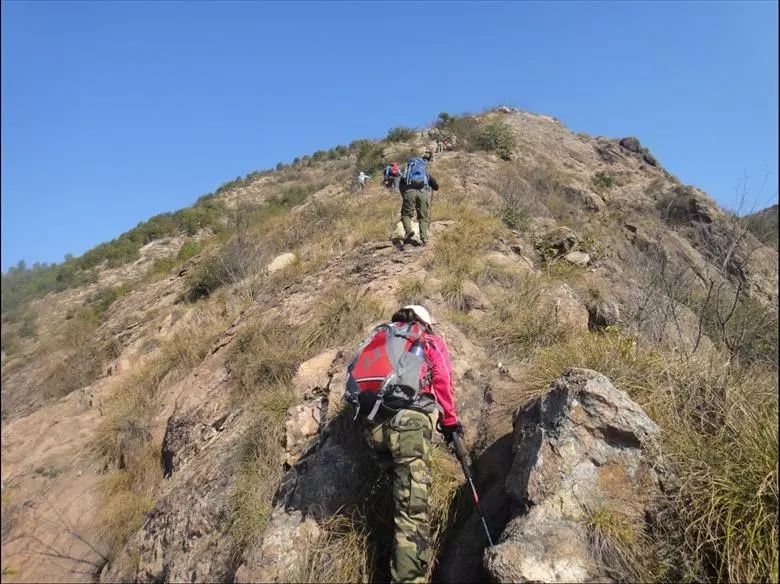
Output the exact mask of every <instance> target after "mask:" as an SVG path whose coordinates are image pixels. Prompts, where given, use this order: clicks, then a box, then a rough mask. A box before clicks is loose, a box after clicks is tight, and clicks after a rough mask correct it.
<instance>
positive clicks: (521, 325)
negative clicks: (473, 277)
mask: <svg viewBox="0 0 780 584" xmlns="http://www.w3.org/2000/svg"><path fill="white" fill-rule="evenodd" d="M541 295H542V288H541V286H540V284H539V282H538V281H536V280H535V279H526V280H523V281H522V282H520V283H518V285H516V286H515V287H514V288H512V289H510V290H508V291H507V292H506V293H504V294H502V295H501V296H500V297H499V298H497V299H495V301H494V305H493V308H492V309H491V310H490V313H489V314H488V316H487V317H486V318H484V319H482V320H480V321H478V322H476V323H475V324H474V330H475V332H476V333H477V334H478V335H479V337H481V338H482V339H483V340H484V342H485V344H486V345H487V346H490V347H493V348H494V350H496V351H497V352H498V353H499V354H500V355H502V356H503V357H504V358H505V359H508V360H510V361H514V362H519V361H522V360H523V359H525V358H527V357H528V356H530V355H531V353H532V352H533V351H534V350H535V349H537V348H539V347H545V346H549V345H551V344H554V343H557V342H559V341H560V340H561V338H563V337H565V336H566V334H567V332H566V330H564V329H563V328H562V327H561V326H560V325H559V324H558V323H557V322H556V320H555V318H554V316H553V315H552V314H548V313H546V312H545V311H542V310H540V308H539V305H540V300H541Z"/></svg>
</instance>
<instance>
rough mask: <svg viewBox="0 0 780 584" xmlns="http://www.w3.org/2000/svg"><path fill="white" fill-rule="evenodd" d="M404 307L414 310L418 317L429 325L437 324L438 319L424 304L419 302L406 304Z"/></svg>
mask: <svg viewBox="0 0 780 584" xmlns="http://www.w3.org/2000/svg"><path fill="white" fill-rule="evenodd" d="M404 308H408V309H409V310H411V311H412V312H414V314H415V315H416V316H417V318H419V319H420V320H421V321H423V322H424V323H425V324H427V325H428V326H431V325H433V324H436V320H435V319H434V318H433V317H432V316H431V314H430V313H429V312H428V311H427V310H426V309H425V308H424V307H423V306H420V305H419V304H409V305H408V306H404Z"/></svg>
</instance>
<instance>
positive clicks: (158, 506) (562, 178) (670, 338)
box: [2, 107, 778, 582]
mask: <svg viewBox="0 0 780 584" xmlns="http://www.w3.org/2000/svg"><path fill="white" fill-rule="evenodd" d="M453 138H454V139H453ZM444 139H447V142H448V144H449V145H450V148H449V149H445V150H444V151H443V152H436V153H435V155H434V158H433V161H432V162H430V164H429V170H430V173H431V175H433V176H434V177H435V178H436V180H437V181H438V183H439V186H440V188H439V190H438V191H436V192H434V193H433V194H432V197H431V199H430V212H431V225H430V236H429V241H428V242H427V245H421V244H422V242H421V241H420V239H419V233H420V231H419V227H420V226H419V225H417V224H416V223H415V224H414V225H413V228H414V231H415V234H416V235H415V237H414V238H412V239H411V240H410V241H407V242H403V241H402V239H403V228H402V227H401V226H400V223H399V210H400V204H401V201H400V196H399V195H398V194H397V193H396V192H394V191H393V190H392V189H387V188H385V187H384V186H383V185H382V184H381V181H380V179H379V178H377V177H379V176H381V174H380V173H381V172H382V168H383V167H384V166H385V165H387V164H391V163H392V162H399V163H400V164H401V165H402V166H403V164H404V163H405V162H406V160H407V159H408V158H409V157H410V156H411V155H413V154H414V153H419V152H420V151H421V148H422V147H424V145H427V144H428V143H430V142H431V141H436V140H444ZM360 171H364V172H366V173H367V174H368V175H369V176H372V177H374V178H371V179H369V180H368V181H367V182H366V184H365V187H364V188H359V186H358V184H357V182H356V177H357V175H358V172H360ZM776 216H777V210H776V206H775V208H774V210H768V211H766V212H763V213H761V214H757V215H754V216H748V217H740V216H737V215H736V214H734V213H731V212H730V211H728V210H724V209H722V208H721V207H720V206H719V205H718V204H717V203H716V202H715V201H714V200H713V199H712V198H710V197H709V196H708V195H707V194H706V193H704V192H702V191H701V190H699V189H697V188H696V187H695V186H690V185H684V184H682V183H681V182H680V181H679V180H678V179H677V178H676V177H675V176H674V175H672V174H671V173H670V172H668V171H667V170H665V169H664V167H663V164H662V161H661V160H658V159H657V158H656V157H655V156H654V155H653V154H652V153H651V152H650V150H649V149H648V148H647V147H646V146H645V145H643V144H642V143H641V141H640V139H639V138H637V137H625V136H619V137H615V138H607V137H594V136H588V135H584V134H575V133H573V132H571V131H570V130H568V129H567V128H566V127H565V126H564V125H563V124H562V123H561V122H560V121H559V120H557V119H555V118H552V117H549V116H545V115H538V114H533V113H528V112H523V111H519V110H516V109H514V108H509V107H501V108H497V109H493V110H489V111H486V112H484V113H482V114H479V115H464V116H451V115H449V114H444V113H443V114H441V115H440V116H439V117H438V118H437V120H436V122H435V124H433V125H432V126H431V127H429V128H425V129H416V130H413V129H408V128H402V129H398V128H397V129H394V130H393V131H391V132H390V134H389V135H388V137H387V138H385V139H382V140H356V141H355V142H353V143H352V144H350V145H348V146H347V145H345V146H337V147H335V148H333V149H331V150H328V151H319V152H315V153H314V154H312V155H306V156H302V157H300V158H297V159H295V161H293V162H292V163H289V164H287V163H280V164H279V165H278V166H277V167H276V169H275V170H266V171H259V172H254V173H251V174H249V175H247V176H246V177H244V178H240V179H237V180H235V181H231V182H229V183H226V184H224V185H222V186H221V187H220V188H219V189H217V190H216V191H215V192H214V193H209V194H207V195H204V196H203V197H201V198H200V199H198V202H197V203H195V204H194V205H193V206H192V207H190V208H187V209H182V210H181V211H178V212H176V213H169V214H164V215H159V216H156V217H153V218H151V219H150V220H149V221H147V222H145V223H143V224H141V225H139V226H138V227H137V228H135V229H133V230H131V231H129V232H127V233H124V234H121V235H119V236H118V237H117V238H116V239H114V240H112V241H111V242H107V243H105V244H101V245H100V246H98V247H96V248H95V249H93V250H90V251H89V252H87V253H86V254H84V255H83V256H81V257H78V258H69V259H68V260H67V261H65V262H64V263H62V264H58V265H53V266H34V267H33V268H29V269H27V268H22V267H20V268H17V269H13V270H11V271H9V273H8V274H6V275H4V276H3V292H2V293H3V314H2V318H3V322H2V325H3V327H2V580H3V582H52V581H61V582H94V581H100V582H128V581H133V582H181V581H188V582H217V581H220V582H222V581H225V582H228V581H235V582H258V581H263V582H289V581H294V582H344V581H350V582H356V581H362V582H374V581H386V580H388V579H389V573H388V567H387V564H388V558H389V555H388V554H389V550H390V548H391V546H392V541H393V527H392V502H391V499H390V496H389V479H388V477H387V476H386V475H384V474H383V473H382V472H381V471H380V470H379V468H378V466H377V465H376V464H375V463H374V460H373V457H372V452H371V451H370V450H369V449H368V448H367V446H366V444H365V442H364V440H363V438H362V436H361V432H360V428H359V422H358V421H356V420H354V417H353V415H352V412H351V411H350V410H349V409H348V408H345V406H344V405H343V402H342V400H341V397H342V394H343V391H344V387H345V383H346V366H347V363H348V362H349V360H350V359H351V357H352V355H353V353H354V351H355V349H356V347H357V346H358V344H359V343H360V341H361V340H362V339H363V338H364V337H365V336H366V334H367V333H368V332H369V331H370V330H371V329H372V328H373V327H374V326H375V325H377V324H378V323H380V322H383V321H384V320H387V319H388V318H389V317H390V315H391V314H392V313H393V311H394V310H395V309H397V308H398V307H399V306H403V305H406V304H422V305H424V306H425V307H426V308H427V309H428V310H429V311H430V312H431V313H432V314H433V315H434V316H435V318H436V320H437V321H438V323H437V324H436V325H435V329H436V330H437V331H438V332H439V333H441V334H442V336H443V337H444V338H445V339H446V342H447V345H448V346H449V350H450V353H451V356H452V361H453V370H454V381H455V388H456V399H457V409H458V413H459V416H460V418H461V420H462V422H463V426H464V429H465V434H464V445H465V446H466V448H467V450H468V455H469V462H470V468H471V472H472V474H473V476H474V481H475V486H476V488H477V490H478V491H479V494H480V497H481V505H482V509H483V511H484V514H485V520H486V527H487V529H488V530H489V532H490V534H491V537H492V539H493V540H494V545H493V546H492V547H491V546H489V545H488V542H487V538H486V536H485V533H484V529H483V526H482V523H481V520H480V517H479V514H478V513H477V512H476V511H475V509H474V506H473V503H472V501H471V495H470V491H469V490H468V485H467V484H466V481H465V479H464V476H463V473H462V472H461V468H460V466H459V464H458V462H457V460H456V459H455V457H454V455H453V454H452V452H451V451H450V448H449V447H448V446H447V444H445V442H444V441H443V439H441V437H439V436H438V435H437V436H436V437H435V439H434V452H433V477H432V480H431V486H430V500H429V516H430V521H431V532H432V537H433V546H434V550H435V562H434V564H433V565H432V566H431V570H430V574H429V577H430V579H431V580H432V581H437V582H474V581H482V582H510V581H511V582H590V581H615V582H620V581H670V580H671V581H677V580H685V581H726V580H732V581H777V578H778V574H777V566H778V555H777V548H778V545H777V544H778V541H777V505H778V491H777V478H778V477H777V461H778V454H777V443H778V439H777V389H776V386H777V301H778V297H777V290H778V255H777V241H776V238H777V229H776V223H777V220H776ZM773 218H774V219H773ZM773 226H774V227H773Z"/></svg>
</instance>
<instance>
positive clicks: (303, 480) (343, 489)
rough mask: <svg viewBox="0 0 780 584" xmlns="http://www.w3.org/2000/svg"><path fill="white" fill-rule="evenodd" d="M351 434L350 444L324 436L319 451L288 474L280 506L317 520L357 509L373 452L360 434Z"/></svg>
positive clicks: (279, 495)
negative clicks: (371, 452) (352, 507)
mask: <svg viewBox="0 0 780 584" xmlns="http://www.w3.org/2000/svg"><path fill="white" fill-rule="evenodd" d="M349 434H350V436H349V437H348V438H346V440H340V439H334V438H333V437H331V436H323V437H321V438H320V441H319V443H318V444H317V445H316V448H314V449H310V450H309V451H308V452H306V453H304V455H303V456H302V457H301V458H300V459H299V460H298V461H297V462H296V463H295V464H294V465H293V467H292V468H291V469H290V470H289V471H288V472H287V473H285V475H284V477H283V479H282V485H281V487H280V488H279V491H278V493H277V495H276V504H277V505H279V506H283V507H284V508H285V509H287V510H288V511H291V510H301V511H303V512H304V513H306V514H310V513H311V514H314V515H315V517H320V516H328V515H333V514H334V513H336V512H337V511H338V510H339V509H341V508H345V507H348V506H350V505H353V504H354V503H355V502H356V501H357V500H358V499H359V498H360V491H361V485H364V484H365V482H366V470H367V469H366V465H365V462H366V457H367V456H369V451H368V447H367V445H366V444H365V441H364V440H363V439H362V436H361V435H360V432H359V431H357V430H356V429H355V430H352V431H351V432H349Z"/></svg>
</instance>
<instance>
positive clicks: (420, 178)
mask: <svg viewBox="0 0 780 584" xmlns="http://www.w3.org/2000/svg"><path fill="white" fill-rule="evenodd" d="M406 185H407V186H409V187H411V188H413V189H425V188H428V169H427V168H426V166H425V161H424V160H423V159H422V158H410V159H409V162H407V163H406Z"/></svg>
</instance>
